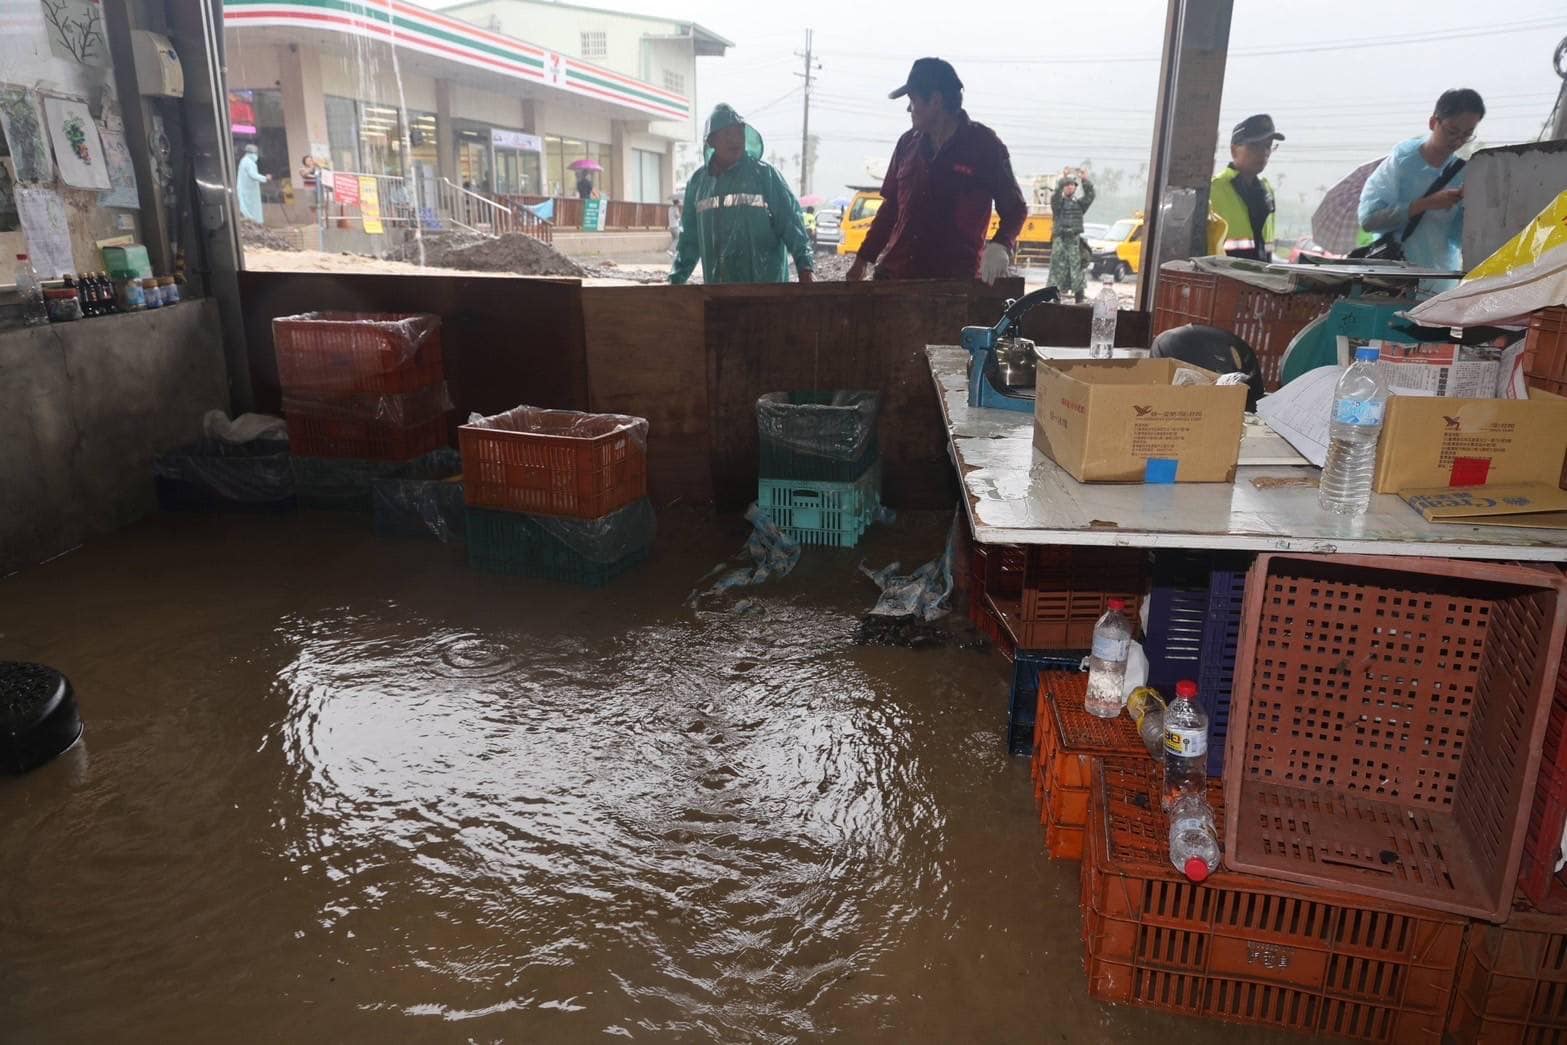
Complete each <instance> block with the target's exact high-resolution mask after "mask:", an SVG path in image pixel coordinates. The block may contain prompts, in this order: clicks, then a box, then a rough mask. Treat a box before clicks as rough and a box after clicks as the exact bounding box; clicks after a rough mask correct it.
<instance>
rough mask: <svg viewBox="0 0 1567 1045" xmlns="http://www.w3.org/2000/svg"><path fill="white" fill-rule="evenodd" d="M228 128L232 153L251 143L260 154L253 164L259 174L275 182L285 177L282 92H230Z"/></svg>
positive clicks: (239, 154)
mask: <svg viewBox="0 0 1567 1045" xmlns="http://www.w3.org/2000/svg"><path fill="white" fill-rule="evenodd" d="M229 131H230V133H231V134H233V136H234V155H235V156H243V155H245V146H247V145H254V146H256V148H257V149H258V150H260V153H261V159H260V160H259V161H258V162H257V164H256V166H257V168H258V169H259V170H260V171H261V173H262V174H269V175H271V176H272V180H273V182H274V183H280V182H283V181H287V180H288V178H289V163H288V132H287V131H285V130H284V128H283V92H282V91H272V90H261V91H253V90H238V91H230V92H229ZM262 195H263V197H265V196H266V195H267V193H266V192H263V194H262Z"/></svg>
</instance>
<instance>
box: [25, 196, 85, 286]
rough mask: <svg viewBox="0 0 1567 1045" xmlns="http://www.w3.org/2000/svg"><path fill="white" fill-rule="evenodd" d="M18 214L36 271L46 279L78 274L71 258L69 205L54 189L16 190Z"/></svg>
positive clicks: (28, 251)
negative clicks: (66, 219) (67, 220)
mask: <svg viewBox="0 0 1567 1045" xmlns="http://www.w3.org/2000/svg"><path fill="white" fill-rule="evenodd" d="M16 211H17V216H18V217H19V218H21V221H22V231H23V232H25V233H26V234H27V253H28V254H29V255H30V256H31V258H32V262H33V268H34V270H35V271H37V273H38V275H40V276H42V277H43V278H44V279H54V278H55V277H57V276H63V275H65V274H66V273H67V272H75V271H76V262H75V260H74V259H73V258H72V257H71V230H70V227H69V226H68V225H67V224H66V221H65V203H64V202H63V201H62V200H61V199H60V194H59V193H58V192H55V191H54V190H53V189H39V188H34V187H33V186H30V185H18V186H17V188H16Z"/></svg>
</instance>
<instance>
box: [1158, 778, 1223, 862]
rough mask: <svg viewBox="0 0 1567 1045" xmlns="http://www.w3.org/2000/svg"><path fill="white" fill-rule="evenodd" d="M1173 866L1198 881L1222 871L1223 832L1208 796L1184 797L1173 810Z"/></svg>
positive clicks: (1171, 850)
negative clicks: (1216, 825) (1220, 864)
mask: <svg viewBox="0 0 1567 1045" xmlns="http://www.w3.org/2000/svg"><path fill="white" fill-rule="evenodd" d="M1170 863H1171V864H1172V865H1173V866H1174V867H1175V869H1176V870H1177V871H1179V872H1181V873H1182V874H1184V875H1185V876H1186V877H1187V878H1190V879H1191V880H1192V881H1194V882H1201V881H1205V880H1206V879H1207V877H1208V876H1209V875H1211V874H1213V872H1215V871H1217V870H1218V869H1219V832H1218V829H1217V828H1216V827H1215V826H1214V822H1213V808H1212V807H1211V806H1209V805H1208V799H1207V797H1206V796H1205V795H1182V796H1181V799H1180V801H1178V802H1176V803H1175V805H1174V806H1173V807H1171V809H1170Z"/></svg>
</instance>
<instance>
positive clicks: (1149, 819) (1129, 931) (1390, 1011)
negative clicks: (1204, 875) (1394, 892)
mask: <svg viewBox="0 0 1567 1045" xmlns="http://www.w3.org/2000/svg"><path fill="white" fill-rule="evenodd" d="M1093 774H1094V779H1093V784H1092V787H1091V789H1090V800H1091V808H1090V811H1089V817H1088V828H1087V834H1088V837H1087V846H1086V848H1085V851H1084V856H1083V869H1082V877H1081V901H1082V906H1083V918H1084V953H1085V965H1086V967H1087V970H1088V980H1089V993H1090V994H1092V995H1093V996H1094V997H1095V998H1098V999H1099V1000H1101V1001H1107V1002H1114V1003H1119V1004H1132V1005H1141V1006H1145V1007H1148V1008H1155V1009H1164V1010H1168V1011H1173V1012H1180V1013H1185V1014H1187V1015H1192V1016H1204V1017H1208V1018H1213V1019H1220V1020H1226V1021H1230V1022H1237V1023H1250V1024H1259V1025H1279V1026H1285V1027H1288V1028H1290V1029H1292V1030H1295V1031H1299V1032H1302V1033H1306V1034H1314V1035H1315V1034H1321V1035H1330V1036H1334V1037H1344V1038H1356V1039H1360V1040H1363V1041H1376V1042H1392V1043H1403V1042H1429V1043H1431V1045H1437V1043H1438V1042H1440V1041H1441V1039H1442V1030H1443V1026H1444V1024H1445V1022H1446V1018H1447V1013H1448V1008H1449V1004H1450V1002H1451V1000H1452V996H1453V992H1454V987H1455V981H1456V976H1457V970H1458V964H1459V960H1460V957H1461V956H1462V953H1463V945H1464V931H1465V927H1466V925H1467V920H1466V919H1464V918H1462V917H1460V916H1457V915H1451V914H1441V913H1435V912H1431V911H1426V910H1421V909H1418V908H1414V907H1408V906H1403V905H1396V904H1387V903H1382V902H1378V901H1368V900H1366V899H1364V898H1362V897H1357V896H1354V895H1351V894H1346V893H1341V892H1334V891H1331V890H1326V889H1318V888H1314V887H1311V886H1297V885H1290V884H1287V883H1282V882H1277V881H1272V880H1269V879H1263V878H1258V877H1255V876H1252V875H1243V874H1235V873H1231V872H1227V871H1224V870H1222V869H1221V870H1220V871H1219V872H1217V873H1215V874H1214V875H1213V876H1212V877H1211V878H1209V879H1208V880H1207V881H1206V882H1204V883H1202V884H1200V885H1199V884H1196V883H1193V882H1190V881H1188V880H1187V879H1186V878H1185V877H1184V876H1183V875H1180V874H1178V873H1177V872H1176V871H1175V869H1174V868H1172V867H1171V866H1170V861H1169V851H1168V847H1169V843H1168V832H1169V822H1168V820H1167V818H1166V817H1165V815H1164V814H1163V813H1162V812H1161V811H1160V810H1159V801H1160V790H1161V788H1160V783H1159V775H1158V772H1157V770H1156V769H1154V768H1153V767H1151V766H1147V765H1144V766H1138V767H1136V768H1124V767H1121V766H1117V765H1114V764H1110V763H1103V764H1097V765H1095V767H1094V769H1093ZM1209 797H1210V799H1211V800H1212V801H1213V802H1214V803H1215V804H1216V806H1220V807H1221V808H1222V805H1221V803H1222V791H1221V788H1220V786H1219V785H1218V784H1217V782H1214V783H1211V784H1210V786H1209Z"/></svg>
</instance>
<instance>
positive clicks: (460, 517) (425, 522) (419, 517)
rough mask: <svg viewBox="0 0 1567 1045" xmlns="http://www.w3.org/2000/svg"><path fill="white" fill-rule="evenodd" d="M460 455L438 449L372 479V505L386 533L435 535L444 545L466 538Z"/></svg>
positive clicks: (377, 527)
mask: <svg viewBox="0 0 1567 1045" xmlns="http://www.w3.org/2000/svg"><path fill="white" fill-rule="evenodd" d="M461 475H462V457H461V456H460V455H459V454H458V453H457V451H456V450H451V449H441V450H436V451H435V452H434V453H431V454H429V455H428V456H425V457H422V458H420V459H419V460H417V461H414V462H411V463H410V464H407V465H404V466H402V467H400V468H398V469H397V470H396V471H394V472H393V473H392V474H390V475H388V476H386V477H385V478H378V479H372V480H371V483H370V510H371V512H372V514H373V516H374V523H375V532H376V534H377V535H379V536H382V537H434V538H435V539H436V540H438V541H440V542H441V543H443V544H453V543H456V542H459V541H461V540H462V539H463V531H464V529H465V521H466V518H467V515H466V511H465V505H464V504H463V495H462V480H461Z"/></svg>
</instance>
